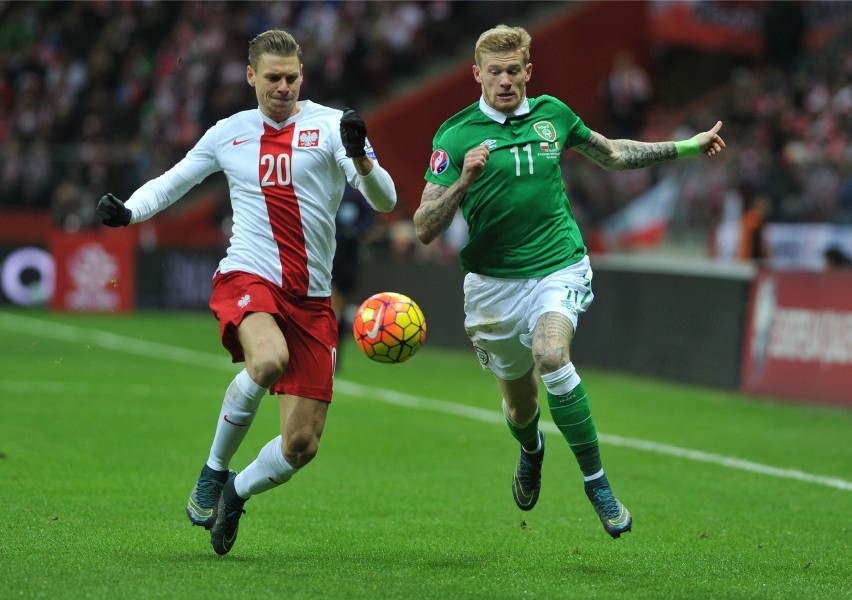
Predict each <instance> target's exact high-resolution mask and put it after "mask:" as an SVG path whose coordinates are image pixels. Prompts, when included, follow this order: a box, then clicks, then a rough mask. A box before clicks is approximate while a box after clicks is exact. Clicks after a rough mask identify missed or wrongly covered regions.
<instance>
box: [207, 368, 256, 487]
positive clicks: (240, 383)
mask: <svg viewBox="0 0 852 600" xmlns="http://www.w3.org/2000/svg"><path fill="white" fill-rule="evenodd" d="M264 394H266V388H263V387H260V386H259V385H257V384H256V383H255V382H254V381H253V380H252V378H251V377H250V376H249V374H248V371H246V370H245V369H243V370H242V371H240V372H239V373H237V376H236V377H234V380H233V381H232V382H231V385H229V386H228V389H227V390H226V391H225V400H224V401H223V402H222V411H221V412H220V413H219V422H218V423H217V425H216V435H214V436H213V445H212V446H211V447H210V456H209V457H208V458H207V466H209V467H210V468H211V469H215V470H217V471H226V470H228V465H229V463H230V462H231V459H232V458H233V457H234V454H235V453H236V451H237V448H239V447H240V444H241V443H242V441H243V440H244V439H245V437H246V434H247V433H248V430H249V426H250V425H251V422H252V421H253V420H254V415H255V414H257V409H258V407H259V406H260V400H261V398H263V396H264Z"/></svg>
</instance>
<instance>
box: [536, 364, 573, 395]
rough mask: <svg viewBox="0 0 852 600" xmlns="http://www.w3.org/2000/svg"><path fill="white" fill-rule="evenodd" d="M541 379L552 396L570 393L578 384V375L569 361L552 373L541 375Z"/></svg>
mask: <svg viewBox="0 0 852 600" xmlns="http://www.w3.org/2000/svg"><path fill="white" fill-rule="evenodd" d="M541 381H542V383H544V387H546V388H547V391H548V392H550V393H551V394H553V395H554V396H564V395H565V394H570V393H571V390H573V389H574V388H575V387H577V386H578V385H580V376H579V375H577V369H575V368H574V363H570V362H569V363H568V364H567V365H565V366H564V367H562V368H561V369H559V370H557V371H554V372H553V373H545V374H544V375H542V376H541Z"/></svg>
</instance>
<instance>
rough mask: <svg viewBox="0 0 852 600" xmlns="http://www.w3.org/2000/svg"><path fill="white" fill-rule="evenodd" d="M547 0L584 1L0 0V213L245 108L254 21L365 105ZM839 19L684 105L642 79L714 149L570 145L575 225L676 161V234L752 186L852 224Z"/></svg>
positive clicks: (140, 157)
mask: <svg viewBox="0 0 852 600" xmlns="http://www.w3.org/2000/svg"><path fill="white" fill-rule="evenodd" d="M554 4H556V5H559V8H560V9H561V10H563V11H568V10H573V9H574V8H575V7H576V6H577V5H582V4H583V3H569V2H565V3H548V2H522V1H512V2H496V3H495V2H457V1H445V0H440V1H432V2H362V1H357V2H306V1H303V2H275V3H271V2H196V1H193V2H180V3H177V2H124V1H122V2H102V1H80V2H59V3H50V2H48V3H41V2H6V3H3V4H0V71H2V73H3V77H2V78H0V157H2V162H1V163H0V211H3V210H6V211H9V210H14V211H16V213H17V214H19V215H20V214H25V213H26V214H32V215H35V214H38V215H45V214H49V215H50V221H51V222H53V223H55V224H57V225H60V226H62V227H64V228H66V229H68V230H76V229H79V228H85V227H89V226H91V225H92V224H93V223H94V214H93V211H94V205H95V202H94V199H95V198H97V197H99V196H100V194H102V193H103V192H104V191H105V190H112V191H113V192H114V193H116V194H117V195H119V196H125V197H126V196H127V195H128V194H129V193H130V192H131V191H132V190H134V189H135V188H136V187H138V185H139V184H141V183H142V182H144V181H145V180H146V179H148V178H149V177H151V176H154V175H157V174H159V173H161V172H162V171H163V170H164V169H165V168H167V167H169V166H170V165H171V164H173V163H174V162H175V161H176V160H178V159H179V158H180V157H181V156H182V155H183V154H184V153H185V152H186V150H187V149H188V148H189V147H190V146H191V145H192V144H193V143H194V142H195V141H196V140H197V139H198V137H199V136H200V135H201V133H202V132H203V131H204V130H205V129H206V128H207V127H209V126H210V125H211V124H213V123H214V122H215V121H216V120H217V119H219V118H221V117H223V116H225V115H228V114H230V113H232V112H234V111H236V110H239V109H243V108H248V107H251V106H253V105H254V102H253V98H251V96H250V95H249V94H246V90H245V74H244V73H245V61H246V59H245V56H243V54H244V50H245V42H246V40H247V39H250V38H251V37H252V36H253V35H254V34H256V33H258V32H260V31H262V30H264V29H267V28H270V27H275V26H281V27H283V28H286V29H288V30H290V31H292V32H293V33H294V35H295V36H296V37H297V39H299V40H300V42H301V44H302V46H303V48H304V50H305V60H306V62H305V74H306V83H305V86H304V88H303V97H308V98H312V99H315V100H317V101H320V102H323V103H326V104H330V105H335V106H340V107H342V106H345V105H353V106H359V107H373V106H376V105H379V104H381V103H382V102H384V101H386V100H389V99H392V98H393V97H394V95H395V94H396V93H398V89H399V81H400V79H401V78H405V79H407V80H410V79H411V78H412V77H416V76H417V75H425V69H426V66H427V65H429V64H434V63H436V62H438V61H441V60H445V61H452V60H458V57H459V56H460V55H461V56H467V55H468V54H469V53H470V47H471V45H472V40H471V37H470V36H471V35H472V34H475V32H478V31H480V30H481V29H483V28H485V27H488V26H491V25H493V24H495V23H496V22H499V21H511V22H521V23H523V22H525V21H530V20H531V18H532V16H534V15H535V14H536V13H537V12H540V11H542V10H550V11H553V9H554V8H553V7H554ZM709 4H714V5H716V4H719V3H709ZM721 4H722V5H724V4H725V3H721ZM769 4H770V5H771V4H773V3H769ZM804 4H805V5H806V6H805V9H806V14H805V15H804V17H805V18H806V20H807V18H810V19H812V20H813V18H814V17H813V15H812V14H811V16H810V17H808V14H810V13H807V11H808V10H810V11H811V13H812V12H813V11H814V10H816V9H814V8H813V7H812V5H813V6H816V5H819V6H822V7H823V9H824V5H825V4H826V3H804ZM827 4H828V5H831V4H833V3H827ZM840 4H841V5H842V4H844V3H840ZM841 8H842V7H841ZM847 9H848V5H847ZM834 10H835V11H836V10H839V9H836V8H835V9H834ZM829 16H831V15H829ZM848 17H849V10H846V11H845V12H842V11H841V12H840V13H839V17H838V16H837V15H834V16H833V17H832V18H834V19H835V20H837V21H838V22H844V20H845V22H846V23H847V24H846V25H845V26H844V27H840V28H838V29H837V31H836V32H835V34H834V35H833V36H831V37H830V38H829V39H827V40H824V43H822V44H820V45H818V46H812V47H810V48H807V50H806V51H803V52H801V53H799V54H797V55H795V56H792V57H791V56H789V55H786V54H785V55H784V56H783V57H781V59H783V60H781V62H779V61H771V60H767V58H768V56H760V57H756V58H755V57H751V58H744V59H742V60H740V61H739V66H738V67H737V68H734V69H732V71H731V72H730V78H729V80H728V81H726V82H721V83H720V84H719V85H717V86H716V87H715V88H713V89H710V90H706V91H705V90H702V93H701V94H700V95H699V96H698V97H695V98H691V99H690V100H689V101H688V102H685V103H683V104H682V105H680V106H677V107H672V106H670V105H666V104H665V100H664V91H661V90H660V89H657V90H655V92H656V93H655V96H654V97H653V98H652V100H651V105H650V107H649V113H648V116H647V120H646V123H645V126H644V128H643V130H642V132H643V133H642V135H643V136H644V138H645V139H652V138H656V139H661V138H663V137H666V138H668V137H672V136H686V135H690V132H691V131H693V130H694V129H695V128H697V127H705V126H707V122H709V119H715V118H721V119H722V120H723V121H725V129H724V132H723V133H724V135H725V137H726V139H727V140H728V141H729V152H728V153H727V158H726V161H725V162H717V163H714V164H713V165H707V164H703V165H701V167H700V168H698V167H697V166H695V165H694V164H680V163H676V164H675V165H666V166H663V167H660V168H658V169H656V170H649V171H642V172H631V173H616V174H609V175H607V176H606V177H599V176H598V175H597V174H596V173H595V172H594V171H593V169H594V167H592V166H591V165H589V164H588V163H586V162H585V161H582V160H578V159H577V158H576V157H574V156H572V154H571V153H566V154H565V155H564V161H565V164H566V168H565V172H566V174H568V175H567V176H566V183H567V185H568V187H569V195H570V196H571V197H572V200H573V202H574V205H575V210H576V212H577V213H578V218H579V219H580V220H581V222H582V224H583V225H584V226H585V227H586V228H587V230H588V231H592V232H593V231H595V230H596V229H597V228H599V227H601V226H602V225H603V224H605V223H606V220H607V219H608V218H610V217H611V216H612V215H613V214H615V213H617V212H618V211H619V210H620V209H622V208H623V207H624V206H626V205H627V204H628V203H629V202H630V201H631V200H632V199H634V198H636V197H637V196H640V195H641V194H642V193H644V192H645V191H647V190H648V189H650V188H651V187H652V186H653V185H654V184H655V183H656V182H657V181H659V180H660V179H661V178H662V177H664V176H665V174H666V173H667V170H671V169H678V170H679V171H680V172H679V173H678V176H679V178H680V179H679V181H680V182H681V197H680V198H679V201H678V206H677V211H676V213H675V214H674V215H673V217H672V218H673V220H674V221H675V223H676V224H677V225H679V227H680V230H681V231H691V230H694V231H698V232H701V233H702V234H704V233H706V232H707V231H710V230H711V229H712V227H713V226H714V225H715V224H716V223H718V222H719V221H721V220H724V219H731V218H739V217H738V215H740V214H742V212H743V211H742V206H743V204H744V203H745V202H747V198H748V197H752V196H754V195H761V196H767V197H768V198H769V199H770V211H769V213H770V214H769V216H768V218H769V219H771V220H776V221H786V222H803V221H804V222H835V223H852V173H850V168H849V165H850V164H852V143H850V131H852V123H850V120H852V50H850V44H852V42H850V40H852V35H849V27H848ZM794 33H795V32H794ZM783 47H784V48H788V47H790V46H789V44H788V45H786V46H783ZM646 58H647V57H646ZM651 59H653V57H651ZM650 66H651V68H650V72H651V76H652V80H654V81H655V82H656V83H659V81H660V79H661V74H660V73H659V72H655V70H654V65H653V64H651V65H650ZM591 83H592V84H595V83H598V84H599V83H601V82H591ZM569 101H570V99H569ZM677 125H680V126H681V128H680V130H679V131H675V130H674V128H675V127H676V126H677ZM708 180H709V181H713V182H714V185H710V186H708V185H707V182H708ZM708 190H709V191H708ZM201 193H203V190H201ZM186 210H195V211H198V214H199V215H201V216H203V218H205V219H209V225H210V227H211V228H213V229H216V228H218V226H219V223H218V221H219V220H221V218H222V213H223V212H227V211H226V210H224V209H222V207H220V206H207V207H203V208H199V207H189V208H187V209H186ZM399 216H400V217H403V218H404V217H406V216H408V215H407V214H405V213H402V214H400V215H399ZM39 219H40V220H37V221H33V222H38V223H43V222H44V221H43V219H41V217H39ZM21 222H23V221H21ZM400 229H402V230H404V229H405V228H404V227H397V228H396V230H400ZM590 237H593V236H590ZM206 239H208V240H209V239H213V238H206ZM442 256H443V255H442Z"/></svg>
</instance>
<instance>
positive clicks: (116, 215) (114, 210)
mask: <svg viewBox="0 0 852 600" xmlns="http://www.w3.org/2000/svg"><path fill="white" fill-rule="evenodd" d="M132 216H133V213H132V212H130V209H129V208H127V207H126V206H124V202H122V201H121V200H119V199H118V198H116V197H115V196H113V195H112V194H105V195H103V196H101V199H100V200H98V221H100V222H101V223H103V224H104V225H106V226H108V227H124V226H125V225H128V224H129V223H130V218H131V217H132Z"/></svg>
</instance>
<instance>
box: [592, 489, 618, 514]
mask: <svg viewBox="0 0 852 600" xmlns="http://www.w3.org/2000/svg"><path fill="white" fill-rule="evenodd" d="M592 494H593V495H594V497H595V506H597V507H599V508H600V509H601V511H602V512H603V514H604V515H605V516H606V518H607V519H615V518H617V517H618V515H619V514H620V513H621V511H620V510H619V509H618V501H617V500H616V499H615V496H614V495H613V494H612V490H611V489H610V488H608V487H598V488H594V489H593V490H592Z"/></svg>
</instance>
